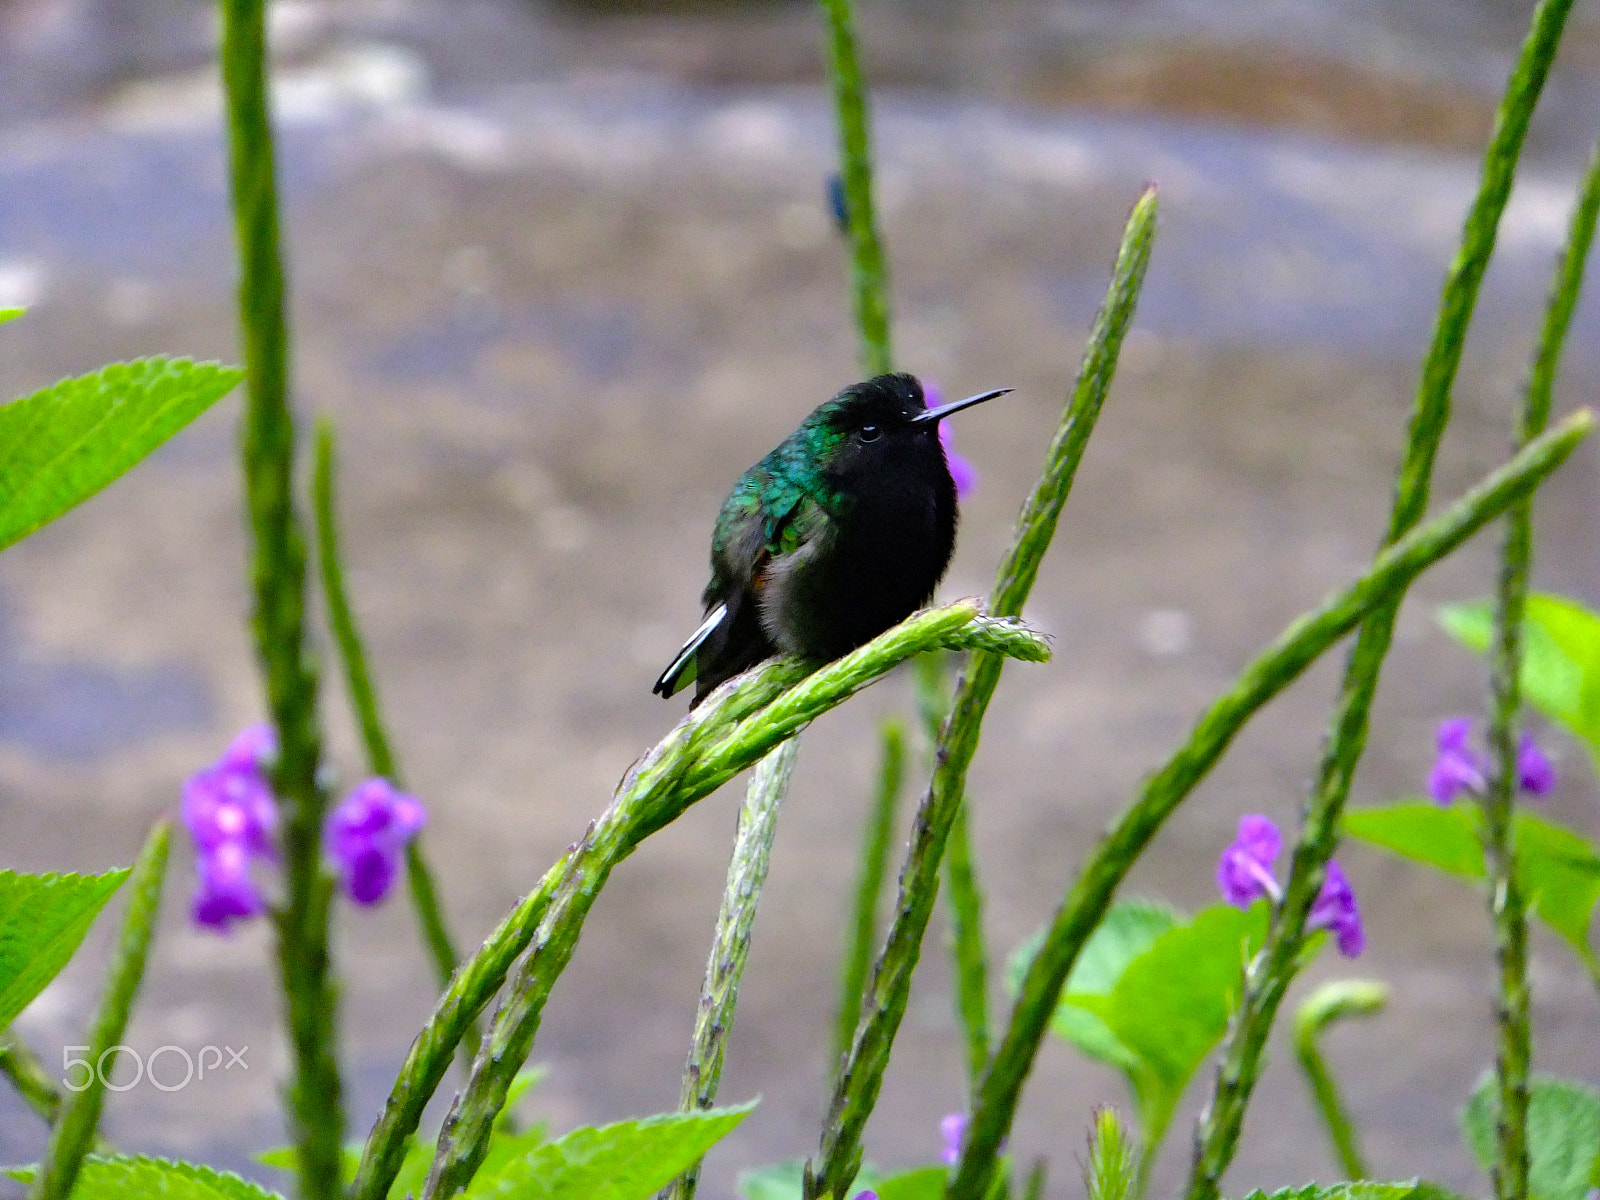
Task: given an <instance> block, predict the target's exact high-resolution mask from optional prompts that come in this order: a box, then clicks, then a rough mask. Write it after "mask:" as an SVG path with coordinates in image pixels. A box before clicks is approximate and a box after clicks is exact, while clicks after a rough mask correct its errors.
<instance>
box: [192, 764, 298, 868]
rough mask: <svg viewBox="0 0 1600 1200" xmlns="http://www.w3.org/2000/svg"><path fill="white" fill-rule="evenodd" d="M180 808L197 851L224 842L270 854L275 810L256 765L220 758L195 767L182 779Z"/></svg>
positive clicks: (262, 775) (262, 773) (266, 785)
mask: <svg viewBox="0 0 1600 1200" xmlns="http://www.w3.org/2000/svg"><path fill="white" fill-rule="evenodd" d="M182 811H183V823H184V824H185V825H187V826H188V827H189V832H190V834H191V835H193V837H194V842H195V845H196V846H197V847H198V848H199V850H200V852H201V854H209V853H211V852H212V851H214V850H216V849H217V847H218V846H221V845H224V844H226V843H239V844H241V845H243V846H245V847H246V848H248V849H249V851H250V852H251V853H252V854H259V855H261V856H262V857H265V858H270V857H271V856H272V854H273V849H272V834H273V831H274V830H275V829H277V826H278V809H277V805H276V804H275V803H274V801H273V797H272V787H271V785H270V784H269V783H268V782H267V777H266V775H265V773H264V772H263V771H262V770H261V769H260V768H259V767H256V766H245V765H243V764H242V763H230V762H229V761H228V760H227V759H226V758H224V759H223V760H222V761H221V762H218V763H217V764H216V765H215V766H210V767H207V768H205V770H203V771H198V772H196V773H195V774H193V775H191V776H190V777H189V778H188V779H187V780H185V781H184V784H183V805H182Z"/></svg>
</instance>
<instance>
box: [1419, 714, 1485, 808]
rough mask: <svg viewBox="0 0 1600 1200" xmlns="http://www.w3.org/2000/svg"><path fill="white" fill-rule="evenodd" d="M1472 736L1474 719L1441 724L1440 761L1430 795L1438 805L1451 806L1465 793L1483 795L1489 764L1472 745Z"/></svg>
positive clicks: (1436, 762) (1430, 782) (1436, 763)
mask: <svg viewBox="0 0 1600 1200" xmlns="http://www.w3.org/2000/svg"><path fill="white" fill-rule="evenodd" d="M1471 736H1472V718H1471V717H1449V718H1447V719H1445V720H1443V721H1440V722H1439V734H1438V738H1439V757H1438V758H1437V759H1435V760H1434V764H1433V770H1432V771H1430V772H1429V773H1428V795H1430V796H1432V797H1433V799H1434V803H1436V804H1441V805H1445V806H1448V805H1449V804H1450V803H1451V802H1452V801H1454V800H1455V798H1456V797H1457V796H1459V795H1461V793H1463V792H1470V793H1472V794H1473V795H1482V794H1483V790H1484V788H1485V787H1486V786H1487V784H1486V781H1485V777H1486V775H1487V773H1488V770H1489V764H1488V762H1487V761H1486V760H1485V759H1484V757H1483V755H1481V754H1479V753H1478V752H1477V751H1476V750H1475V749H1473V748H1472V746H1471V745H1469V744H1468V739H1469V738H1471Z"/></svg>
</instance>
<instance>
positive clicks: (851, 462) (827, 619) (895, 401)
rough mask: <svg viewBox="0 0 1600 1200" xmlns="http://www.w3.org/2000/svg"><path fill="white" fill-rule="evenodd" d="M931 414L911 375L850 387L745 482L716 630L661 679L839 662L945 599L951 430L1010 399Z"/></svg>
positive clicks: (951, 529)
mask: <svg viewBox="0 0 1600 1200" xmlns="http://www.w3.org/2000/svg"><path fill="white" fill-rule="evenodd" d="M1010 390H1011V389H1010V388H999V389H997V390H995V391H990V392H982V393H980V394H978V395H976V396H969V397H967V398H966V399H965V400H957V401H955V402H954V403H952V404H945V405H941V406H940V407H938V408H929V407H928V406H927V404H926V402H925V401H924V398H923V392H922V385H921V384H920V383H918V382H917V380H916V378H915V377H914V376H911V375H879V376H877V377H876V378H874V379H869V380H867V381H866V382H864V383H857V384H852V385H851V386H850V387H847V388H845V389H844V391H842V392H840V393H839V394H838V395H837V396H835V397H834V398H833V399H832V400H829V401H826V402H825V403H823V404H821V405H819V406H818V407H817V408H816V409H815V410H813V411H812V413H811V415H810V416H808V417H807V418H806V419H805V420H804V421H802V422H801V423H800V428H798V429H796V430H795V431H794V432H793V433H791V434H790V435H789V436H788V437H786V438H785V439H784V440H783V441H782V442H781V443H779V445H778V447H777V449H775V450H773V451H772V453H770V454H768V455H767V456H766V457H765V458H763V459H762V460H761V461H760V462H758V463H757V464H756V465H755V466H753V467H751V468H750V469H749V470H748V471H746V472H745V473H744V474H743V475H741V476H740V477H739V482H738V483H736V484H734V485H733V491H731V492H730V493H728V498H727V499H726V500H724V501H723V503H722V511H721V512H719V513H718V514H717V524H716V528H715V529H714V530H713V531H712V534H711V582H710V583H708V584H707V585H706V590H705V593H704V595H703V596H702V597H701V602H702V603H703V604H704V605H705V606H706V618H705V620H704V621H703V622H702V623H701V625H700V628H698V629H696V630H695V631H694V633H693V634H692V635H691V636H690V638H689V640H688V641H687V642H685V643H684V646H683V649H682V650H680V651H678V654H677V656H676V657H675V658H674V659H673V660H672V662H671V664H669V665H668V667H667V669H666V670H665V671H663V672H662V673H661V678H659V679H657V680H656V684H655V688H654V689H653V690H654V691H655V693H656V694H657V695H659V696H672V695H674V694H675V693H677V692H679V691H680V690H682V689H683V688H685V687H687V686H688V685H689V684H690V683H693V684H694V685H695V691H694V700H693V701H692V702H691V704H690V707H691V708H692V707H693V706H694V705H695V704H699V703H700V701H702V700H704V699H705V698H706V696H707V694H709V693H710V692H711V691H712V689H713V688H715V687H716V686H717V685H718V684H720V683H722V682H723V681H724V680H726V679H731V678H732V677H733V676H735V675H737V674H738V673H739V672H740V671H743V670H746V669H748V668H750V667H753V666H755V664H756V663H758V662H760V661H761V660H762V659H765V658H770V657H771V656H772V655H774V654H779V653H784V654H796V655H799V656H801V657H803V658H810V659H817V660H820V661H829V660H831V659H835V658H838V657H839V656H840V655H841V654H845V653H847V652H848V651H850V650H854V649H855V648H856V647H857V646H859V645H861V644H862V643H864V642H868V641H871V640H872V639H873V638H875V637H877V635H878V634H880V633H882V632H883V631H884V630H885V629H888V628H889V627H890V626H891V625H895V624H897V623H898V622H900V621H903V620H904V619H905V618H906V617H908V616H910V615H911V613H913V612H914V611H916V609H917V608H919V607H920V606H921V605H923V604H926V603H927V602H928V600H929V599H930V598H931V597H932V595H933V589H934V587H935V585H937V584H938V582H939V579H940V577H941V576H943V575H944V571H945V568H946V567H947V566H948V565H949V563H950V554H951V552H952V551H953V550H954V549H955V543H956V485H955V481H954V480H953V479H952V478H951V476H950V467H949V464H948V463H947V462H946V460H945V452H944V447H943V446H942V445H941V444H940V441H939V422H940V421H942V420H944V418H946V417H948V416H950V415H951V414H952V413H957V412H960V411H961V410H962V409H964V408H970V407H972V406H973V405H974V404H982V403H983V402H984V401H985V400H993V399H994V398H995V397H996V396H1003V395H1005V394H1006V392H1008V391H1010Z"/></svg>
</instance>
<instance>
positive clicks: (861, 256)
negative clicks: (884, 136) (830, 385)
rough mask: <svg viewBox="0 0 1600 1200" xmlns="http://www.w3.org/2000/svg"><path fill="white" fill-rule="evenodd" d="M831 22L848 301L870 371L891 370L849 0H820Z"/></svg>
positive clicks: (884, 273)
mask: <svg viewBox="0 0 1600 1200" xmlns="http://www.w3.org/2000/svg"><path fill="white" fill-rule="evenodd" d="M821 3H822V11H823V15H824V17H825V18H826V20H827V23H828V31H827V34H828V36H827V49H828V77H829V79H831V80H832V81H833V109H834V119H835V121H836V122H837V124H838V127H839V157H840V160H841V164H842V169H841V171H840V174H839V179H840V183H841V184H842V185H843V187H844V206H845V236H846V237H848V238H849V240H850V282H851V287H850V307H851V310H852V311H853V312H854V313H855V319H856V330H857V331H858V333H859V335H860V338H861V362H862V365H863V366H864V367H865V368H866V372H867V374H868V375H881V374H883V373H884V372H885V371H888V370H891V369H892V368H891V367H890V365H889V364H890V362H891V355H890V353H889V265H888V263H887V262H886V261H885V259H884V254H883V243H882V242H881V241H880V240H879V238H878V222H877V215H876V213H875V211H874V209H873V206H872V148H871V141H872V139H871V135H870V133H869V132H868V128H867V90H866V85H865V83H863V81H862V78H861V63H860V60H859V58H858V57H857V55H856V39H855V30H854V23H855V16H854V14H853V13H852V12H851V9H850V0H821Z"/></svg>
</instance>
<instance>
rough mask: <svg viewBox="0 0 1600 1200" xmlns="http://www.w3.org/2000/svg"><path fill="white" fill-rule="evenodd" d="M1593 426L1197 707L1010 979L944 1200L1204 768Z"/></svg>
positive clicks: (972, 1179) (1000, 1119)
mask: <svg viewBox="0 0 1600 1200" xmlns="http://www.w3.org/2000/svg"><path fill="white" fill-rule="evenodd" d="M1593 427H1594V416H1593V414H1591V413H1589V412H1588V411H1583V412H1579V413H1575V414H1574V415H1573V416H1572V417H1570V418H1568V419H1567V420H1566V421H1564V422H1562V423H1561V424H1560V425H1558V426H1557V427H1556V428H1555V429H1554V430H1552V431H1551V432H1550V433H1548V434H1546V435H1545V436H1544V437H1542V438H1540V439H1538V440H1537V441H1535V442H1534V443H1533V444H1531V445H1530V446H1529V447H1528V448H1527V449H1525V450H1524V451H1522V453H1520V454H1518V455H1517V456H1516V457H1514V458H1513V459H1512V460H1511V461H1510V462H1509V463H1507V464H1506V465H1505V466H1503V467H1501V468H1500V469H1499V470H1497V471H1495V472H1494V473H1493V474H1491V475H1490V476H1488V478H1486V479H1485V480H1483V481H1482V482H1481V483H1480V484H1479V485H1478V486H1477V487H1476V488H1474V489H1473V490H1472V491H1470V492H1468V493H1467V494H1466V495H1465V496H1463V497H1462V498H1461V499H1460V500H1458V501H1457V502H1456V503H1455V504H1453V505H1451V506H1450V507H1449V508H1448V509H1446V510H1445V511H1444V512H1443V513H1441V514H1440V515H1439V516H1437V517H1435V518H1433V519H1432V520H1431V521H1429V522H1427V523H1426V524H1425V525H1423V526H1421V527H1419V528H1417V529H1414V530H1412V531H1411V532H1410V533H1409V534H1407V535H1406V536H1405V537H1403V538H1401V539H1400V540H1399V541H1398V542H1396V543H1394V544H1393V545H1392V546H1389V547H1388V548H1386V549H1385V550H1384V551H1383V552H1382V553H1380V554H1379V555H1378V557H1377V558H1376V560H1375V561H1374V562H1373V564H1372V566H1371V567H1370V568H1369V569H1368V570H1367V572H1366V573H1365V574H1363V575H1362V576H1361V577H1360V578H1359V579H1357V580H1356V581H1355V582H1354V583H1352V584H1351V585H1350V586H1349V587H1347V588H1345V589H1344V590H1342V591H1340V592H1338V593H1336V594H1335V595H1333V596H1332V597H1330V598H1329V599H1327V600H1325V601H1324V602H1323V603H1322V604H1321V605H1320V606H1318V607H1317V608H1316V609H1314V610H1312V611H1311V612H1309V613H1306V614H1305V615H1303V616H1301V617H1299V618H1298V619H1296V620H1295V621H1294V622H1293V623H1292V624H1291V625H1290V626H1289V627H1288V628H1287V629H1286V630H1284V632H1283V633H1282V634H1280V635H1279V637H1278V639H1277V640H1276V641H1275V642H1274V643H1273V644H1272V645H1271V646H1270V647H1268V648H1267V650H1265V651H1264V652H1263V653H1262V654H1260V655H1259V656H1258V657H1257V658H1256V659H1255V661H1254V662H1252V663H1251V664H1250V665H1249V666H1247V667H1246V668H1245V669H1244V671H1243V672H1242V673H1241V674H1240V676H1239V677H1238V679H1237V680H1236V681H1235V682H1234V684H1233V686H1232V687H1231V688H1230V689H1229V690H1228V691H1227V692H1226V693H1224V694H1223V695H1222V696H1220V697H1219V698H1218V699H1217V700H1216V701H1214V702H1213V703H1212V705H1211V706H1210V707H1209V708H1208V709H1207V710H1206V712H1205V713H1204V714H1203V715H1202V716H1201V718H1200V720H1199V722H1198V723H1197V724H1196V725H1195V728H1194V731H1193V732H1192V733H1191V734H1190V735H1189V738H1188V740H1187V741H1185V743H1184V744H1183V745H1182V746H1181V747H1179V749H1178V750H1177V752H1176V753H1175V754H1174V755H1173V756H1172V757H1171V758H1170V759H1168V760H1167V762H1166V764H1165V765H1164V766H1163V767H1162V768H1161V769H1160V770H1158V771H1157V772H1156V773H1155V774H1154V775H1152V776H1151V777H1150V778H1149V779H1148V780H1147V781H1146V783H1145V785H1144V787H1143V789H1142V791H1141V794H1140V796H1139V798H1138V800H1136V801H1135V802H1134V803H1133V805H1132V806H1130V807H1129V808H1128V809H1127V811H1126V812H1124V813H1123V814H1122V816H1121V817H1119V818H1118V819H1117V821H1116V823H1115V824H1114V825H1113V826H1112V827H1111V829H1110V830H1109V831H1108V832H1107V834H1106V835H1105V836H1104V837H1103V838H1102V839H1101V841H1100V844H1099V846H1098V847H1097V848H1096V850H1095V852H1094V854H1093V855H1092V856H1091V857H1090V858H1089V861H1088V862H1087V863H1086V864H1085V866H1084V868H1083V871H1082V873H1081V874H1080V875H1079V877H1078V879H1077V881H1076V882H1075V883H1074V884H1073V886H1072V888H1071V890H1070V891H1069V892H1068V893H1067V896H1066V898H1065V899H1064V900H1063V901H1062V904H1061V906H1060V908H1058V909H1057V910H1056V914H1055V916H1054V918H1053V919H1052V921H1051V925H1050V928H1049V929H1048V931H1047V932H1046V935H1045V939H1044V941H1043V943H1042V944H1041V945H1040V947H1039V951H1038V953H1037V955H1036V956H1035V957H1034V959H1033V961H1032V963H1031V964H1030V965H1029V967H1028V970H1027V973H1026V974H1025V975H1024V977H1023V981H1022V984H1021V986H1020V987H1019V989H1018V994H1017V1001H1016V1004H1015V1005H1014V1007H1013V1008H1012V1013H1011V1019H1010V1022H1009V1023H1008V1025H1007V1028H1006V1031H1005V1034H1004V1036H1003V1038H1002V1039H1001V1042H1000V1045H999V1047H998V1048H997V1049H996V1050H995V1054H994V1058H993V1061H992V1062H991V1064H990V1067H989V1072H988V1074H987V1075H986V1076H985V1077H984V1083H983V1088H982V1089H981V1091H980V1093H979V1101H978V1106H977V1108H976V1109H975V1111H974V1112H973V1115H972V1122H971V1124H970V1125H968V1127H967V1143H966V1146H965V1148H964V1150H963V1153H962V1159H961V1162H960V1164H959V1165H958V1167H957V1171H956V1177H955V1179H954V1180H953V1181H952V1183H951V1186H950V1189H949V1192H948V1193H947V1195H948V1197H949V1200H978V1198H980V1197H983V1196H985V1195H986V1194H987V1193H986V1188H987V1186H988V1182H989V1180H990V1178H991V1174H992V1170H993V1162H994V1157H995V1154H996V1151H997V1150H998V1147H999V1145H1000V1142H1001V1141H1002V1140H1003V1139H1004V1137H1005V1135H1006V1133H1007V1132H1009V1130H1010V1124H1011V1117H1012V1114H1013V1113H1014V1112H1015V1109H1016V1104H1017V1100H1018V1098H1019V1097H1020V1095H1021V1090H1022V1085H1023V1083H1024V1082H1025V1080H1026V1079H1027V1074H1028V1071H1029V1070H1030V1069H1031V1067H1032V1064H1033V1057H1034V1055H1035V1054H1036V1053H1037V1052H1038V1049H1039V1043H1040V1042H1041V1041H1042V1039H1043V1037H1044V1034H1045V1031H1046V1030H1047V1028H1048V1027H1049V1021H1050V1017H1051V1015H1052V1014H1053V1013H1054V1012H1055V1010H1056V1004H1057V1002H1058V1001H1059V999H1060V996H1061V988H1062V985H1063V984H1064V983H1065V982H1066V978H1067V974H1068V972H1070V971H1071V970H1072V966H1073V963H1075V962H1076V961H1077V956H1078V952H1079V951H1080V950H1082V948H1083V944H1084V942H1085V941H1087V940H1088V937H1089V935H1090V934H1091V933H1093V932H1094V929H1095V927H1096V926H1097V925H1099V923H1100V921H1101V918H1102V917H1104V916H1105V912H1106V909H1107V908H1108V907H1109V906H1110V904H1111V900H1112V898H1113V896H1114V895H1115V894H1116V890H1117V887H1118V886H1119V885H1120V884H1121V882H1122V880H1123V878H1124V876H1126V874H1127V872H1128V870H1129V869H1130V868H1131V867H1132V866H1133V863H1134V861H1135V860H1136V859H1137V858H1138V857H1139V855H1140V854H1141V853H1143V851H1144V849H1145V847H1146V846H1147V845H1149V843H1150V840H1151V839H1152V838H1153V837H1154V836H1155V835H1156V832H1157V831H1158V830H1159V829H1160V828H1161V825H1162V824H1163V823H1164V822H1165V821H1166V819H1167V818H1168V817H1169V816H1171V815H1172V813H1173V811H1174V810H1175V809H1176V808H1177V806H1178V805H1179V803H1181V802H1182V801H1183V799H1184V798H1185V797H1186V796H1187V795H1188V794H1189V793H1190V792H1191V791H1192V790H1193V789H1194V788H1195V786H1196V785H1198V784H1199V782H1200V781H1201V780H1202V779H1204V778H1205V776H1206V774H1207V773H1208V772H1209V771H1210V770H1211V768H1212V766H1214V765H1215V764H1216V761H1217V760H1218V759H1219V758H1221V756H1222V753H1223V751H1224V750H1226V749H1227V747H1228V745H1229V743H1231V742H1232V740H1233V738H1234V736H1235V735H1236V734H1237V733H1238V732H1239V730H1240V729H1242V728H1243V727H1244V725H1245V723H1246V722H1247V721H1248V720H1249V719H1250V717H1251V716H1252V715H1254V713H1255V712H1256V711H1257V710H1258V709H1260V708H1261V706H1262V705H1264V704H1266V703H1267V702H1268V701H1269V700H1271V699H1272V698H1273V697H1274V696H1276V695H1278V694H1279V693H1280V692H1282V691H1283V689H1284V688H1286V687H1288V686H1289V684H1290V683H1292V682H1294V680H1295V679H1296V678H1298V677H1299V675H1300V674H1301V673H1302V672H1303V671H1304V670H1305V669H1306V668H1307V667H1309V666H1310V665H1311V664H1312V663H1313V662H1315V661H1316V659H1317V658H1318V657H1320V656H1321V655H1322V653H1323V652H1324V651H1326V650H1327V649H1328V648H1329V647H1330V646H1332V645H1333V644H1334V643H1335V642H1337V641H1338V640H1339V639H1340V638H1341V637H1343V636H1344V635H1345V634H1347V633H1349V632H1350V631H1351V630H1352V629H1354V628H1355V627H1356V625H1357V624H1358V623H1359V622H1360V621H1361V620H1362V619H1363V618H1364V617H1365V615H1366V614H1367V613H1368V612H1370V611H1371V610H1373V609H1374V608H1375V607H1376V606H1378V605H1380V604H1382V603H1384V602H1385V601H1386V600H1387V599H1388V598H1390V597H1393V596H1395V595H1397V594H1399V592H1400V591H1402V590H1403V589H1404V588H1405V587H1406V586H1407V585H1408V584H1409V583H1410V582H1411V581H1412V580H1413V579H1415V578H1416V577H1417V576H1418V575H1420V574H1421V573H1422V572H1423V571H1424V570H1426V569H1427V568H1428V567H1429V566H1431V565H1432V564H1433V563H1435V562H1437V561H1438V560H1439V559H1441V558H1443V557H1444V556H1445V555H1447V554H1449V553H1450V552H1451V551H1452V550H1454V549H1455V548H1456V547H1458V546H1459V545H1461V543H1462V542H1464V541H1466V540H1467V538H1469V537H1471V536H1472V535H1473V534H1474V533H1476V532H1477V531H1478V530H1479V529H1481V528H1483V526H1484V525H1486V524H1488V523H1489V522H1490V521H1492V520H1494V519H1495V518H1496V517H1498V516H1500V515H1501V514H1502V513H1504V512H1505V511H1506V510H1507V509H1508V508H1509V507H1510V506H1511V505H1512V504H1513V503H1515V502H1516V501H1517V499H1519V498H1520V497H1522V496H1525V495H1527V494H1529V493H1530V492H1531V491H1532V490H1533V489H1534V488H1535V487H1537V486H1538V485H1539V483H1540V482H1541V481H1542V480H1543V479H1545V478H1546V477H1547V476H1548V475H1549V474H1550V472H1551V471H1553V470H1555V469H1556V467H1558V466H1560V465H1561V463H1562V462H1564V461H1566V458H1567V456H1568V455H1570V454H1571V453H1572V451H1573V450H1574V449H1575V448H1576V446H1577V444H1578V443H1579V442H1580V441H1582V440H1583V439H1584V438H1585V437H1586V436H1587V435H1588V434H1589V432H1590V431H1591V430H1592V429H1593Z"/></svg>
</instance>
